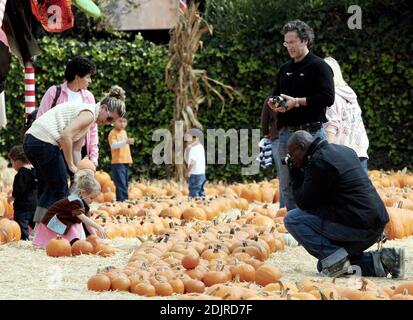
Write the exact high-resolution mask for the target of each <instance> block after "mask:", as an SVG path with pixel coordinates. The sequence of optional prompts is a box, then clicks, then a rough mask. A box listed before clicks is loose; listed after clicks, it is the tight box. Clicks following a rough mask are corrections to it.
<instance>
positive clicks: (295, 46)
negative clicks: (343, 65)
mask: <svg viewBox="0 0 413 320" xmlns="http://www.w3.org/2000/svg"><path fill="white" fill-rule="evenodd" d="M281 33H282V34H283V35H284V46H285V47H286V48H287V51H288V54H289V56H290V58H291V60H290V61H288V62H287V63H285V64H283V65H282V66H281V68H280V70H279V71H278V74H277V77H276V83H275V87H274V89H273V92H272V95H273V96H281V97H282V98H283V99H284V101H285V104H284V106H283V105H282V104H281V103H280V104H279V103H277V102H275V101H274V99H270V100H269V102H268V105H269V107H270V108H272V109H273V110H274V111H276V113H277V127H278V130H279V143H278V156H279V159H281V160H282V159H284V158H285V156H286V154H287V141H288V139H289V138H290V137H291V135H292V134H293V133H294V132H295V131H297V130H306V131H308V132H309V133H311V134H312V135H313V136H314V137H323V138H324V137H325V133H324V130H323V123H324V122H327V118H326V115H325V113H326V108H327V107H329V106H331V105H332V104H333V103H334V81H333V71H332V70H331V68H330V66H329V65H328V64H327V63H326V62H325V61H324V60H323V59H321V58H320V57H318V56H316V55H315V54H313V53H312V52H310V51H309V48H310V47H311V45H312V43H313V41H314V32H313V29H311V28H310V27H309V26H308V25H307V24H306V23H304V22H303V21H300V20H294V21H290V22H288V23H287V24H285V25H284V27H283V29H282V32H281ZM279 179H280V189H281V191H282V194H283V197H284V202H285V204H286V206H287V209H288V210H291V209H294V208H295V207H296V204H295V201H294V198H293V195H292V191H291V186H290V183H289V175H288V169H287V167H286V166H285V165H284V166H283V165H282V166H280V172H279Z"/></svg>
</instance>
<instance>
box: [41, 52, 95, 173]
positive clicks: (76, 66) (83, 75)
mask: <svg viewBox="0 0 413 320" xmlns="http://www.w3.org/2000/svg"><path fill="white" fill-rule="evenodd" d="M95 73H96V66H95V64H94V63H93V61H91V60H89V59H88V58H85V57H82V56H76V57H74V58H73V59H71V60H70V61H69V62H68V63H67V66H66V69H65V78H66V82H64V83H63V84H60V85H56V86H51V87H50V88H49V89H47V91H46V93H45V94H44V96H43V98H42V100H41V102H40V107H39V109H38V110H37V115H36V119H38V118H40V117H41V116H42V115H43V114H44V113H45V112H46V111H48V110H50V109H52V108H53V107H55V106H56V105H58V104H61V103H64V102H74V103H78V102H83V103H89V104H95V103H96V102H95V97H94V96H93V94H92V93H91V92H90V91H89V90H87V88H88V86H89V85H90V84H91V83H92V76H93V75H94V74H95ZM98 142H99V137H98V126H97V125H96V124H95V125H93V126H92V127H91V128H90V130H89V131H88V133H87V134H86V141H85V145H84V147H83V148H82V157H84V156H88V158H89V160H90V161H92V162H93V163H94V165H95V166H97V165H98V157H99V147H98Z"/></svg>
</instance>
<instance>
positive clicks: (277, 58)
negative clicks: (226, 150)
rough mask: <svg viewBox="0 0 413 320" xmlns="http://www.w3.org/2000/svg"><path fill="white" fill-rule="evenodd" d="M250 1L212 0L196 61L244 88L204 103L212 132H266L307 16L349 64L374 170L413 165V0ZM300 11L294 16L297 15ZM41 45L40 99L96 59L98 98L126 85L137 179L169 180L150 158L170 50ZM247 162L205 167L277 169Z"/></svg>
mask: <svg viewBox="0 0 413 320" xmlns="http://www.w3.org/2000/svg"><path fill="white" fill-rule="evenodd" d="M337 3H338V2H337V1H315V0H314V1H306V2H304V4H303V3H302V1H297V0H288V1H284V0H282V1H252V0H209V1H207V6H206V7H207V12H206V13H205V16H206V19H207V21H209V22H210V23H211V24H212V25H213V26H214V35H213V37H206V38H205V39H204V46H203V49H202V51H201V52H200V53H199V55H198V56H197V59H196V64H197V65H196V67H197V68H205V69H207V70H208V72H209V75H210V76H211V77H213V78H215V79H218V80H220V81H223V82H224V83H226V84H229V85H232V86H233V87H234V88H235V89H237V90H238V91H240V92H241V93H242V97H241V98H239V99H237V100H236V101H234V102H229V101H227V103H226V104H225V106H224V108H223V112H222V113H221V108H222V105H221V104H220V102H219V101H216V100H215V101H214V103H213V106H212V107H210V108H208V107H207V106H206V105H201V108H200V112H199V117H200V119H201V122H202V123H203V124H204V127H205V128H215V129H218V128H223V129H224V130H228V129H231V128H235V129H237V130H238V129H241V128H244V129H254V128H259V124H260V112H261V107H262V103H263V98H264V97H265V95H266V94H268V92H269V91H270V90H271V88H272V85H273V79H274V77H275V75H276V71H277V69H278V68H279V66H280V64H281V63H283V62H285V61H286V60H288V56H287V54H286V50H285V48H284V47H283V46H282V42H283V37H282V35H281V34H280V33H279V30H280V29H281V27H282V25H283V24H284V23H285V22H286V21H287V20H290V19H295V18H297V17H300V19H302V20H304V21H306V22H307V23H308V24H309V25H310V26H312V27H313V28H314V30H315V34H316V41H315V45H314V52H315V53H316V54H318V55H319V56H322V57H324V56H326V55H332V56H334V57H335V58H336V59H337V60H338V61H339V62H340V63H341V65H342V69H343V74H344V77H345V79H346V80H347V81H348V83H349V84H350V86H351V87H352V88H353V89H354V90H355V91H356V93H357V94H358V98H359V102H360V105H361V106H362V109H363V112H364V122H365V125H366V128H367V132H368V135H369V139H370V148H369V155H370V162H369V165H370V168H385V169H392V168H393V169H401V168H403V167H408V168H409V169H413V166H412V164H411V158H412V150H413V146H412V145H411V144H410V142H409V141H408V138H409V137H410V133H412V129H413V113H412V112H411V107H410V106H411V101H412V84H413V71H412V70H413V69H412V60H411V57H410V56H409V53H411V51H412V34H413V30H412V29H413V26H412V24H411V23H409V21H410V20H409V19H410V16H411V14H412V12H411V9H410V6H408V1H397V5H396V4H395V3H396V2H394V1H380V2H377V1H367V0H366V1H342V2H339V4H337ZM351 4H358V5H359V6H360V7H361V8H362V13H363V15H362V30H350V29H349V28H348V26H347V19H348V18H349V16H350V14H348V13H347V8H348V6H349V5H351ZM292 13H294V16H292V15H291V14H292ZM40 46H41V48H42V50H43V52H42V54H41V55H40V56H39V57H38V59H37V61H36V68H37V75H36V83H37V102H38V103H39V102H40V99H41V96H42V93H44V92H45V90H46V89H47V88H48V87H49V86H50V85H52V84H55V83H60V82H62V81H63V80H64V66H65V62H66V61H67V59H69V58H70V57H71V56H73V55H75V54H82V55H85V56H88V57H90V58H91V59H93V60H94V61H95V62H96V64H97V66H98V71H97V74H96V75H95V76H94V78H93V83H92V85H91V87H90V90H91V91H92V92H93V93H94V94H95V97H96V98H97V99H99V98H100V97H102V95H103V94H104V92H106V91H107V90H108V89H109V87H110V86H111V85H113V84H119V85H121V86H122V87H123V88H124V89H125V90H126V91H127V101H126V102H127V110H128V117H129V119H130V121H129V124H128V128H127V130H128V132H129V135H130V136H132V137H134V138H135V139H136V145H135V146H134V147H132V153H133V158H134V161H135V163H134V165H133V167H132V172H133V176H134V177H135V178H137V177H146V178H165V177H169V176H171V173H172V168H171V167H170V166H156V165H154V164H152V159H151V154H152V148H153V147H154V145H155V144H156V142H152V141H151V137H152V133H153V132H154V130H155V129H158V128H168V127H169V125H170V119H171V117H172V109H173V105H174V96H173V95H172V94H171V93H170V92H169V91H168V90H167V88H166V86H165V84H164V68H165V64H166V59H167V50H166V48H165V46H157V45H154V44H152V43H149V42H147V41H144V40H143V39H142V37H140V36H137V37H136V38H135V39H132V40H131V37H130V36H129V37H128V38H127V39H126V38H124V39H122V38H119V37H118V36H113V37H112V38H107V39H99V40H97V39H91V40H89V41H87V42H82V41H81V40H79V39H76V40H75V39H73V38H64V39H63V38H59V37H44V38H42V39H41V41H40ZM23 92H24V86H23V71H22V67H21V66H20V65H19V64H18V63H17V61H16V60H15V61H14V62H13V65H12V68H11V71H10V75H9V77H8V83H7V88H6V99H7V116H8V120H9V125H8V127H7V129H2V130H0V146H1V147H0V150H1V155H3V156H5V155H6V154H7V151H8V150H9V149H10V147H11V146H12V145H14V144H17V143H20V142H21V140H20V139H21V137H20V132H19V131H20V128H21V126H22V124H23V118H24V97H23ZM110 129H111V128H110V127H105V128H103V127H101V129H100V142H101V144H100V148H101V152H100V155H101V156H100V163H101V166H102V168H104V169H105V170H110V152H109V148H108V144H107V142H106V137H107V134H108V132H109V130H110ZM240 169H241V165H229V160H228V164H227V165H214V166H209V167H208V177H209V179H222V180H227V181H239V180H243V179H256V180H260V179H262V178H264V177H265V176H269V175H272V173H271V170H270V169H267V170H266V171H261V172H260V174H259V175H256V176H242V175H241V171H240Z"/></svg>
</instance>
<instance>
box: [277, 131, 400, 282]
mask: <svg viewBox="0 0 413 320" xmlns="http://www.w3.org/2000/svg"><path fill="white" fill-rule="evenodd" d="M288 155H289V156H288V161H287V166H288V168H289V171H290V178H291V181H292V186H293V192H294V197H295V200H296V202H297V206H298V208H296V209H293V210H291V211H289V212H288V214H287V216H286V217H285V219H284V223H285V226H286V228H287V230H288V231H289V232H290V234H291V235H292V236H293V237H294V238H295V239H296V240H297V241H298V242H299V243H300V244H301V245H302V246H303V247H304V248H305V249H306V250H307V251H308V252H309V253H310V254H311V255H312V256H314V257H316V258H317V259H319V261H318V264H317V269H318V271H320V272H322V273H324V274H325V275H328V276H336V275H340V274H344V273H347V272H348V271H349V267H350V265H353V266H358V267H359V268H360V271H361V274H362V275H363V276H368V277H386V276H387V275H388V274H391V275H392V277H393V278H402V277H403V275H404V249H396V248H382V249H380V250H378V251H364V250H366V249H368V248H369V247H371V246H372V245H373V244H374V243H376V242H377V241H378V240H379V239H380V238H381V236H382V234H383V231H384V227H385V225H386V224H387V222H388V221H389V216H388V213H387V210H386V207H385V206H384V204H383V201H382V200H381V199H380V196H379V195H378V193H377V191H376V189H375V188H374V186H373V184H372V183H371V181H370V179H369V177H368V176H367V174H366V172H365V171H364V170H363V168H362V167H361V165H360V160H359V159H358V157H357V154H356V153H355V152H354V151H353V150H352V149H350V148H348V147H345V146H342V145H336V144H329V143H328V142H327V140H324V139H321V138H315V139H314V138H313V136H312V135H311V134H309V133H308V132H306V131H297V132H295V133H294V134H293V135H292V136H291V138H290V139H289V141H288ZM353 269H354V268H353ZM350 270H351V269H350Z"/></svg>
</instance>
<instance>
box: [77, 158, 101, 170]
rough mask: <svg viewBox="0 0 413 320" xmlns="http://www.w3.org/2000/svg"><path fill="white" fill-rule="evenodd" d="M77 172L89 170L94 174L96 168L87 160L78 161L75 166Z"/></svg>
mask: <svg viewBox="0 0 413 320" xmlns="http://www.w3.org/2000/svg"><path fill="white" fill-rule="evenodd" d="M76 167H77V169H78V170H84V169H89V170H92V171H93V172H96V166H95V165H94V163H93V162H92V161H90V160H89V159H82V160H80V161H79V162H78V163H77V165H76Z"/></svg>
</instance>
